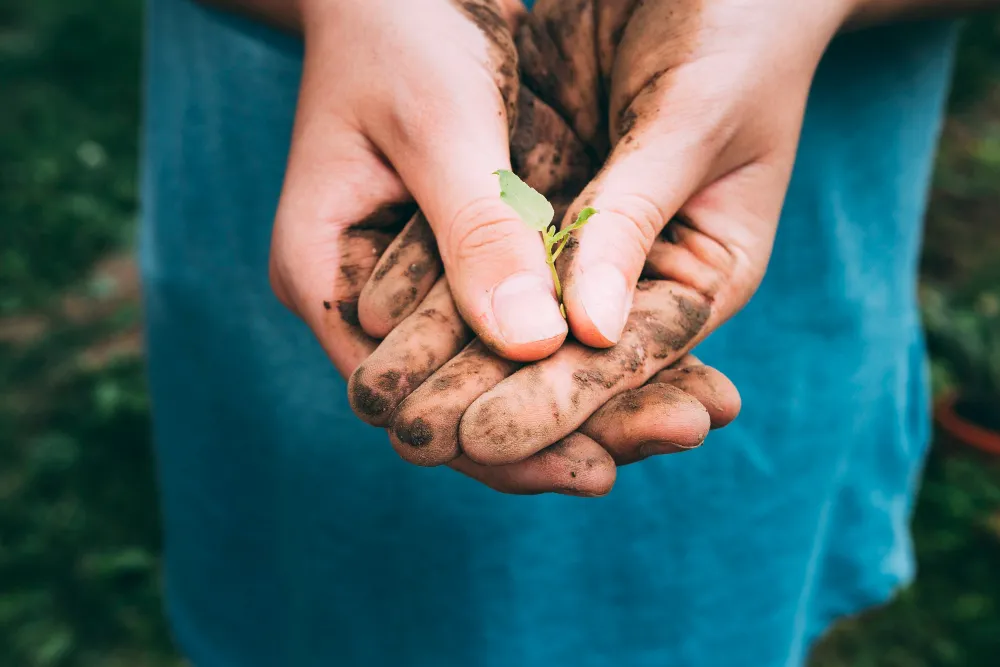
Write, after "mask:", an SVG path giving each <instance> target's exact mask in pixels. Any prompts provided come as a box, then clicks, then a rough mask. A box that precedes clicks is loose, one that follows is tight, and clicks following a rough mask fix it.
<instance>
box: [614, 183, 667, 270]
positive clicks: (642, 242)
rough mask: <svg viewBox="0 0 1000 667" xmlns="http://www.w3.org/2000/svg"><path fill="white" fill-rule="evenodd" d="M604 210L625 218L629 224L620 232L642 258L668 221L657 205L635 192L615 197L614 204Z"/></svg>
mask: <svg viewBox="0 0 1000 667" xmlns="http://www.w3.org/2000/svg"><path fill="white" fill-rule="evenodd" d="M604 210H606V211H607V212H608V213H613V214H615V215H618V216H620V217H622V218H625V219H626V220H628V221H629V222H630V223H631V224H629V225H623V226H622V227H621V229H620V232H621V233H622V234H624V235H625V237H626V240H628V241H629V242H631V244H632V245H634V246H635V247H637V248H641V249H642V253H643V256H645V255H646V254H647V253H648V252H649V250H650V249H651V248H652V247H653V242H654V241H655V240H656V237H657V235H658V234H659V233H660V230H662V229H663V228H664V227H665V226H666V223H667V220H668V217H667V215H666V214H665V212H664V211H663V208H662V207H661V206H660V205H659V204H657V203H656V202H655V201H653V200H652V199H651V198H650V197H648V196H646V195H643V194H641V193H637V192H636V193H628V194H623V195H621V196H620V197H617V198H616V200H615V202H614V204H612V205H611V206H608V207H606V208H605V209H604Z"/></svg>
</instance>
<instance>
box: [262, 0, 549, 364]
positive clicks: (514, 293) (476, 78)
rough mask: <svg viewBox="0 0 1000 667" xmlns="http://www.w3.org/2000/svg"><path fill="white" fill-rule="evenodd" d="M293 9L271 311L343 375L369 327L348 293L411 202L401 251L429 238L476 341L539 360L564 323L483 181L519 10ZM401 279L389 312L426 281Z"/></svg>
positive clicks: (328, 3) (507, 5)
mask: <svg viewBox="0 0 1000 667" xmlns="http://www.w3.org/2000/svg"><path fill="white" fill-rule="evenodd" d="M300 6H301V17H300V18H301V25H302V30H303V34H304V38H305V59H304V66H303V74H302V83H301V89H300V97H299V104H298V109H297V116H296V122H295V129H294V135H293V139H292V147H291V153H290V156H289V162H288V167H287V171H286V178H285V184H284V189H283V192H282V196H281V201H280V205H279V209H278V213H277V216H276V221H275V224H274V232H273V239H272V256H271V277H272V283H273V286H274V289H275V292H276V293H277V294H278V296H279V298H280V299H281V300H282V301H283V302H284V303H285V304H286V305H287V306H289V307H290V308H291V309H292V310H293V311H295V312H296V313H297V314H298V315H300V316H301V317H302V318H303V319H304V320H305V321H306V322H307V323H308V324H309V326H310V327H311V328H312V329H313V331H314V332H315V333H316V335H317V336H318V337H319V339H320V341H321V342H322V344H323V346H324V348H325V349H326V351H327V353H328V354H329V355H330V357H331V358H332V359H333V361H334V363H335V364H336V366H337V367H338V369H340V370H341V372H343V373H345V374H346V373H349V371H350V369H351V368H353V366H354V365H355V364H356V363H357V362H358V361H359V360H360V359H361V358H363V357H364V355H365V354H366V353H367V351H368V350H367V349H366V348H365V347H364V346H360V345H359V344H358V343H357V341H353V342H352V338H351V334H350V330H351V325H352V324H357V323H358V322H359V321H360V322H362V323H363V322H365V320H366V317H368V314H367V313H366V312H364V311H362V312H360V313H359V312H358V309H357V308H356V303H355V302H354V301H352V300H351V299H350V298H349V296H348V292H349V288H351V287H352V286H354V285H355V284H358V283H357V281H358V280H359V276H360V275H361V274H362V273H363V272H364V271H365V270H366V267H367V268H370V267H371V264H372V263H373V261H374V260H375V259H377V257H378V256H379V254H380V252H381V250H382V249H383V248H384V247H385V243H386V241H387V239H389V238H391V237H393V236H395V234H396V233H398V231H399V228H400V223H405V222H406V220H407V218H408V217H409V216H410V215H413V214H414V212H415V210H416V207H415V206H413V205H411V197H412V199H415V200H416V202H417V203H418V204H419V206H420V209H421V213H420V214H419V215H420V216H421V217H423V216H426V220H427V222H429V229H430V230H431V232H433V234H430V233H428V234H425V237H426V238H419V239H418V238H411V240H412V241H414V242H417V243H427V242H434V237H436V243H437V245H438V247H439V248H440V257H441V260H440V261H442V262H443V265H444V267H445V268H446V270H447V273H448V275H449V276H451V277H452V278H453V283H452V284H453V292H454V295H455V301H456V303H457V304H458V307H459V309H460V310H461V312H462V315H463V317H464V318H465V319H466V321H468V322H470V323H472V326H473V328H474V329H475V330H476V332H477V333H478V334H479V335H480V336H481V337H482V338H483V340H485V341H486V342H487V343H488V344H489V345H490V346H491V347H493V348H494V349H497V350H500V351H501V352H502V353H503V354H505V355H506V356H507V357H509V358H513V359H535V358H541V357H544V356H546V355H548V354H550V353H551V352H553V351H554V350H555V349H557V348H558V347H559V345H560V344H561V343H562V341H563V339H564V338H565V335H566V332H567V325H566V322H565V320H564V319H563V318H562V317H561V316H560V313H559V308H558V304H557V303H556V301H555V297H554V290H553V286H552V280H551V276H550V274H549V269H548V267H547V266H546V264H545V261H544V252H543V249H542V247H541V244H540V243H539V241H538V236H537V234H535V233H534V232H532V231H531V230H529V229H527V228H526V227H525V226H524V224H523V223H522V222H521V221H520V220H519V219H518V218H517V216H516V215H515V214H514V212H513V211H512V210H511V209H510V208H509V207H507V206H506V205H505V204H504V203H503V202H501V201H500V200H499V198H498V197H497V181H496V176H494V175H493V174H492V172H494V171H495V170H497V169H507V168H510V155H509V125H512V124H513V122H514V121H515V117H516V109H517V95H518V86H517V54H516V52H515V49H514V42H513V37H512V34H511V26H512V25H514V23H515V22H516V21H517V20H518V16H519V15H521V14H523V11H524V10H523V6H522V5H521V3H520V2H519V0H420V1H419V2H417V1H413V0H367V1H365V2H357V1H355V0H303V1H302V2H301V3H300ZM436 261H437V260H436ZM405 268H406V269H408V270H409V276H408V277H409V278H410V279H411V281H412V283H413V287H414V290H413V291H412V292H410V293H406V294H402V295H399V296H400V298H401V300H400V301H397V302H395V303H394V304H393V308H395V309H396V310H398V311H399V312H403V311H405V310H407V309H408V308H411V307H412V306H415V305H416V303H417V301H413V302H412V303H408V302H407V299H411V300H415V299H416V298H417V296H416V295H417V294H418V293H419V292H426V289H427V288H429V286H430V285H431V284H432V283H433V281H434V275H433V274H434V273H435V270H432V269H435V267H430V266H422V265H415V264H413V263H412V262H411V263H408V264H407V265H406V266H405ZM361 283H363V279H362V280H361ZM525 312H529V313H531V317H524V316H523V313H525ZM369 328H371V327H369ZM382 333H383V334H384V333H385V332H382Z"/></svg>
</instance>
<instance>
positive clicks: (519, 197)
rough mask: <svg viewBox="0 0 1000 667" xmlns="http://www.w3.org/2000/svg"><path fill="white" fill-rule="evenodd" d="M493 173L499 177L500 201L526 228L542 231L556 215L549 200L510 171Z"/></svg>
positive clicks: (502, 170) (503, 170) (501, 170)
mask: <svg viewBox="0 0 1000 667" xmlns="http://www.w3.org/2000/svg"><path fill="white" fill-rule="evenodd" d="M493 173H494V174H495V175H496V176H499V177H500V199H502V200H503V201H504V202H506V204H507V205H508V206H510V207H511V208H512V209H514V211H515V212H516V213H517V214H518V216H520V218H521V220H523V221H524V224H526V225H527V226H528V227H530V228H531V229H534V230H535V231H539V232H542V231H544V230H545V228H546V227H548V226H549V223H551V222H552V218H554V217H555V215H556V212H555V211H554V210H553V209H552V204H550V203H549V200H547V199H546V198H545V196H544V195H543V194H541V193H540V192H538V191H537V190H535V189H534V188H532V187H531V186H530V185H528V184H527V183H525V182H524V181H522V180H521V179H520V178H518V177H517V174H515V173H514V172H512V171H507V170H505V169H500V170H497V171H494V172H493Z"/></svg>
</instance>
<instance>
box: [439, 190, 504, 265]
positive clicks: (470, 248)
mask: <svg viewBox="0 0 1000 667" xmlns="http://www.w3.org/2000/svg"><path fill="white" fill-rule="evenodd" d="M502 206H505V205H504V204H503V203H502V202H500V200H499V199H493V198H490V199H487V198H479V199H475V200H473V201H471V202H469V203H468V204H466V205H465V206H463V207H462V208H461V209H459V211H458V213H457V214H456V215H455V217H454V218H453V219H452V222H451V224H450V225H449V226H448V233H447V235H446V237H447V241H446V247H447V248H448V249H449V250H450V251H451V254H452V257H454V258H455V259H457V260H459V261H468V260H475V259H480V258H483V257H497V256H502V255H503V254H506V253H509V252H510V251H512V250H513V249H514V247H515V243H516V231H515V230H519V228H518V227H515V226H514V225H513V224H512V222H511V217H510V214H509V212H508V211H505V210H504V209H503V208H501V207H502Z"/></svg>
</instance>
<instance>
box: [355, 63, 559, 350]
mask: <svg viewBox="0 0 1000 667" xmlns="http://www.w3.org/2000/svg"><path fill="white" fill-rule="evenodd" d="M427 57H430V56H429V55H428V56H427ZM432 64H434V65H439V66H440V67H441V68H444V65H445V64H444V63H432ZM436 69H437V68H436V67H429V68H428V69H427V70H425V71H435V70H436ZM438 71H441V70H438ZM515 73H516V63H515V64H514V65H513V66H512V67H511V68H502V67H501V68H499V69H498V71H497V72H496V73H495V74H494V75H491V74H490V73H489V72H488V71H487V70H486V69H485V68H483V67H479V66H472V67H469V68H466V69H463V68H456V67H452V68H451V70H450V73H449V75H448V77H447V78H446V79H443V80H439V81H437V83H436V85H434V87H433V89H430V88H428V89H427V90H423V91H422V93H421V94H418V95H417V97H416V98H414V100H416V99H419V104H417V103H416V102H415V101H414V104H402V105H397V107H396V109H397V110H395V111H393V112H392V114H393V118H392V119H391V122H380V123H370V126H369V127H368V131H369V136H371V137H372V139H373V141H374V142H375V143H376V144H377V145H378V147H379V148H380V149H381V150H382V152H383V153H384V154H385V155H386V157H387V158H388V159H389V161H390V162H391V163H392V166H393V167H394V168H395V169H396V171H397V173H399V175H400V177H401V178H402V180H403V182H404V183H405V185H406V187H407V189H408V190H409V192H410V193H411V194H412V196H413V198H414V199H415V200H416V201H417V203H418V204H419V205H420V208H421V211H422V212H423V213H424V215H425V216H426V218H427V221H428V223H429V224H430V227H431V228H432V230H433V231H434V235H435V237H436V239H437V244H438V250H439V252H440V255H441V261H442V264H443V265H444V269H445V273H446V275H447V277H448V282H449V284H450V286H451V291H452V295H453V297H454V300H455V303H456V305H457V307H458V310H459V312H460V313H461V315H462V317H463V319H465V321H466V322H467V323H468V324H469V326H470V327H471V328H472V329H473V330H474V331H475V333H476V334H477V335H478V336H479V337H480V338H481V339H482V340H483V341H484V342H485V343H486V344H487V345H488V346H489V347H490V348H492V349H493V350H494V351H495V352H496V353H497V354H499V355H501V356H503V357H506V358H508V359H512V360H515V361H533V360H536V359H541V358H543V357H546V356H548V355H549V354H551V353H552V352H554V351H555V350H557V349H558V348H559V346H560V345H561V344H562V342H563V341H564V340H565V337H566V334H567V331H568V329H567V324H566V321H565V319H564V318H563V317H562V315H561V313H560V310H559V304H558V301H557V300H556V294H555V286H554V284H553V280H552V276H551V272H550V269H549V267H548V265H547V264H546V261H545V251H544V248H543V246H542V243H541V240H540V238H539V234H538V232H536V231H533V230H531V229H529V228H528V227H526V226H525V225H524V223H523V222H522V221H521V220H520V219H519V218H518V217H517V215H516V213H515V212H514V211H513V210H512V209H511V208H510V207H509V206H507V204H505V203H504V202H503V201H502V200H501V199H500V187H499V184H498V181H497V178H496V176H495V175H494V172H496V171H497V170H498V169H510V168H511V167H510V164H511V163H510V149H509V132H508V118H509V119H510V120H513V118H511V116H513V114H514V113H515V112H514V109H516V95H517V85H516V81H515V80H514V79H513V77H515V76H516V74H515ZM504 76H509V77H511V80H510V81H509V82H508V84H509V85H504V84H503V83H501V84H500V85H498V83H497V80H498V79H501V78H503V77H504ZM500 91H503V96H502V95H501V92H500ZM511 98H515V99H511ZM505 108H506V111H505ZM415 109H416V110H419V112H418V113H415V111H414V110H415Z"/></svg>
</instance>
